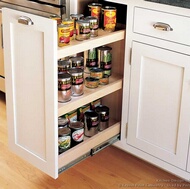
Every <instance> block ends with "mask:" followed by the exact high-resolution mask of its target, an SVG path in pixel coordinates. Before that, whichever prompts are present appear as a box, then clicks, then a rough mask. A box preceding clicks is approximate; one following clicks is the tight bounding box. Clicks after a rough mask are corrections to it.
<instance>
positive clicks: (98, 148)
mask: <svg viewBox="0 0 190 189" xmlns="http://www.w3.org/2000/svg"><path fill="white" fill-rule="evenodd" d="M118 140H120V134H118V135H116V136H114V137H112V138H110V139H108V140H106V141H104V142H103V143H101V144H99V145H97V146H95V147H94V148H92V149H91V150H90V151H89V152H87V153H86V154H84V155H82V156H81V157H79V158H77V159H75V160H74V161H72V162H70V163H69V164H67V165H65V166H63V167H61V168H60V169H59V170H58V173H59V174H60V173H62V172H64V171H66V170H67V169H69V168H70V167H72V166H74V165H76V164H77V163H79V162H81V161H82V160H84V159H86V158H87V157H89V156H93V155H95V154H97V153H98V152H100V151H101V150H103V149H105V148H106V147H108V146H110V145H112V144H113V143H115V142H117V141H118Z"/></svg>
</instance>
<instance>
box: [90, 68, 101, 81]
mask: <svg viewBox="0 0 190 189" xmlns="http://www.w3.org/2000/svg"><path fill="white" fill-rule="evenodd" d="M103 75H104V70H103V69H101V68H92V69H90V77H94V78H98V79H101V78H103Z"/></svg>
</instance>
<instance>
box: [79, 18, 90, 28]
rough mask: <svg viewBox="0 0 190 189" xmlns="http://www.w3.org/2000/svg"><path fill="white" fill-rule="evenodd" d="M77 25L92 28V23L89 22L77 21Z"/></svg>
mask: <svg viewBox="0 0 190 189" xmlns="http://www.w3.org/2000/svg"><path fill="white" fill-rule="evenodd" d="M76 23H77V24H79V25H80V26H83V27H90V22H89V21H88V20H84V19H82V20H77V21H76Z"/></svg>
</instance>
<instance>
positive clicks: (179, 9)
mask: <svg viewBox="0 0 190 189" xmlns="http://www.w3.org/2000/svg"><path fill="white" fill-rule="evenodd" d="M107 1H109V2H114V3H120V4H125V5H128V6H129V7H133V6H140V7H144V8H150V9H155V10H159V11H164V12H169V13H173V14H180V15H184V16H188V17H190V1H189V2H188V1H187V0H147V1H146V0H107ZM162 2H164V4H162ZM171 4H172V5H171ZM177 5H178V6H177ZM179 5H180V6H179ZM184 6H187V8H185V7H184Z"/></svg>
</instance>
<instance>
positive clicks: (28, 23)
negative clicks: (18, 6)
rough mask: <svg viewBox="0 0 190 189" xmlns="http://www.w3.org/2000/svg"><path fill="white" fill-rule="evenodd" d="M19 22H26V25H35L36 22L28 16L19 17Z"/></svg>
mask: <svg viewBox="0 0 190 189" xmlns="http://www.w3.org/2000/svg"><path fill="white" fill-rule="evenodd" d="M18 23H20V24H25V25H28V26H30V25H33V24H34V23H33V22H32V20H31V19H30V18H29V17H27V16H20V17H19V19H18Z"/></svg>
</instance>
